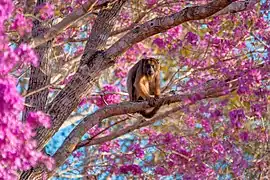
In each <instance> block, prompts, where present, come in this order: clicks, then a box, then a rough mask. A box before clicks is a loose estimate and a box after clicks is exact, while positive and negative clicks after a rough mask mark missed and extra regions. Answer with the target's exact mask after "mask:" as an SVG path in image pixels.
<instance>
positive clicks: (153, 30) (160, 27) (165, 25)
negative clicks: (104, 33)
mask: <svg viewBox="0 0 270 180" xmlns="http://www.w3.org/2000/svg"><path fill="white" fill-rule="evenodd" d="M231 2H232V0H217V1H212V2H210V3H208V4H205V5H201V6H193V7H187V8H184V9H183V10H181V11H180V12H178V13H174V14H171V15H168V16H164V17H158V18H155V19H153V20H150V21H148V22H145V23H144V24H142V25H139V26H137V27H135V28H133V29H132V30H131V31H129V32H128V33H127V34H126V35H124V36H123V37H122V38H121V39H119V40H118V41H117V42H116V43H114V44H113V45H112V46H111V47H110V48H109V49H108V50H107V52H106V56H107V57H110V58H113V57H117V56H119V54H122V53H123V52H125V51H126V50H127V49H128V48H130V47H131V46H132V45H134V44H136V43H138V42H140V41H142V40H144V39H146V38H148V37H150V36H153V35H155V34H158V33H161V32H165V31H167V30H168V29H170V28H173V27H175V26H178V25H180V24H182V23H184V22H187V21H191V20H199V19H205V18H207V17H209V16H212V15H213V14H215V13H217V12H218V11H220V10H222V9H223V8H225V7H226V6H228V5H229V4H230V3H231Z"/></svg>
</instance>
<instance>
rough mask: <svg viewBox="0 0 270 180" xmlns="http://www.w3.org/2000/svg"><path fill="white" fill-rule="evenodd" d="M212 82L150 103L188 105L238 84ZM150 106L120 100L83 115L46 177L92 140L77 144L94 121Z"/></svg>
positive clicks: (56, 155) (232, 89)
mask: <svg viewBox="0 0 270 180" xmlns="http://www.w3.org/2000/svg"><path fill="white" fill-rule="evenodd" d="M218 82H219V83H220V84H221V82H220V81H218V80H216V84H217V83H218ZM216 84H212V86H209V85H208V84H206V86H205V87H203V88H202V89H197V91H195V92H194V93H191V94H183V95H173V96H168V97H163V98H160V99H159V100H157V101H156V102H155V104H154V105H155V106H161V105H165V104H171V103H176V102H178V103H179V102H182V105H181V106H183V107H184V106H186V105H187V104H189V105H190V104H194V103H195V102H197V101H200V100H203V99H206V98H216V97H220V96H223V95H226V94H228V93H229V92H232V91H234V90H235V89H236V88H237V86H238V82H237V81H236V80H235V79H233V80H229V81H228V82H226V83H224V84H223V83H222V84H223V86H219V87H218V88H217V87H216V86H215V85H216ZM194 98H195V99H194ZM150 107H151V106H150V105H149V104H148V102H147V101H145V102H123V103H119V104H113V105H107V106H105V107H104V108H101V109H99V110H97V111H96V112H95V113H93V114H91V115H89V116H88V117H86V118H84V119H83V120H82V121H81V122H80V123H79V124H78V125H77V126H76V127H75V128H74V129H73V130H72V132H71V133H70V134H69V136H68V137H67V138H66V139H65V141H64V143H63V145H62V146H61V147H60V148H59V149H58V150H57V152H56V153H55V154H54V156H53V158H54V160H55V162H56V164H55V166H56V168H55V169H54V170H53V171H52V172H50V174H49V176H52V175H53V174H54V173H55V172H56V170H57V168H58V167H60V166H61V165H62V164H63V163H64V162H65V160H66V159H67V158H68V157H69V156H70V154H71V153H72V152H73V151H74V150H76V149H78V148H80V147H83V146H88V145H92V143H93V142H92V141H91V140H90V141H87V140H85V141H83V142H81V143H80V141H81V138H82V136H83V135H84V134H85V133H86V132H87V131H88V130H89V129H90V128H92V127H93V126H95V125H96V124H98V123H100V122H101V121H102V120H103V119H105V118H108V117H113V116H117V115H122V114H127V113H135V112H139V111H142V110H144V109H147V108H150ZM180 109H181V108H180V107H178V108H176V109H174V110H172V111H169V112H166V113H164V114H163V116H160V118H165V117H166V116H167V115H168V113H172V112H175V111H178V110H180ZM152 119H159V118H158V117H154V118H152ZM150 122H152V123H153V122H154V121H153V120H152V121H151V120H148V121H146V122H145V123H142V124H137V125H136V126H135V127H133V128H125V130H124V129H123V130H122V131H119V132H118V133H116V134H115V135H114V136H111V135H110V136H108V137H104V138H101V139H100V140H99V141H97V142H95V141H94V142H95V143H98V142H102V141H104V140H111V139H114V138H116V137H118V136H120V135H121V134H122V133H124V132H126V133H128V132H130V131H131V130H132V129H133V130H134V128H139V127H141V126H146V125H149V123H150ZM150 124H151V123H150Z"/></svg>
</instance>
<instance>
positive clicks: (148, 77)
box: [127, 58, 160, 118]
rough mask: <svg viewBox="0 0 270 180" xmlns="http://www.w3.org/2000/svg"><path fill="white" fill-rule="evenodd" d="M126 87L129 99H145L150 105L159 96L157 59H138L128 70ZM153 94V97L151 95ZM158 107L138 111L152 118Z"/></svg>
mask: <svg viewBox="0 0 270 180" xmlns="http://www.w3.org/2000/svg"><path fill="white" fill-rule="evenodd" d="M127 89H128V95H129V99H130V101H133V102H134V101H142V100H147V101H148V102H149V105H150V106H153V104H154V101H156V100H157V99H158V98H159V97H160V64H159V61H158V59H155V58H144V59H141V60H140V61H138V62H137V63H136V64H135V65H134V66H133V67H132V68H131V69H130V70H129V72H128V77H127ZM153 95H154V97H153ZM159 108H160V106H159V107H154V108H153V109H152V108H151V109H152V110H151V111H149V109H148V111H147V110H143V111H140V112H139V113H140V114H141V115H142V116H144V117H145V118H152V117H153V116H154V115H155V114H156V113H157V111H158V110H159Z"/></svg>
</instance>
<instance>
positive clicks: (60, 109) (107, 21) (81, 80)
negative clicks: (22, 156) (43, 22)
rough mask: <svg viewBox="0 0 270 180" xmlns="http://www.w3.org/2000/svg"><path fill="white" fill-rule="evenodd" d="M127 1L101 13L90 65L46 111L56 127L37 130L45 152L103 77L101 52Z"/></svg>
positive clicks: (35, 174)
mask: <svg viewBox="0 0 270 180" xmlns="http://www.w3.org/2000/svg"><path fill="white" fill-rule="evenodd" d="M125 2H126V0H119V1H118V2H116V3H115V4H114V5H113V6H112V8H111V9H109V8H106V9H104V10H102V11H101V12H100V13H99V15H98V17H97V19H96V20H95V23H94V26H93V29H92V33H91V35H90V37H89V40H88V42H87V44H86V47H85V53H84V55H83V56H82V60H81V61H82V62H87V64H84V65H83V66H81V67H80V68H79V69H78V72H77V73H76V74H75V75H74V77H73V79H72V80H71V82H70V83H69V84H68V85H67V86H66V87H65V88H64V90H63V91H61V92H60V93H59V94H58V95H57V96H56V98H55V99H54V101H53V102H52V103H50V104H49V105H48V108H47V110H46V112H47V113H48V114H50V116H51V119H52V128H51V129H50V130H48V129H45V128H43V127H39V128H38V129H37V135H36V137H35V138H36V140H37V142H38V150H42V148H43V147H44V146H45V145H46V143H47V142H48V141H49V139H50V138H51V137H52V136H53V134H54V133H55V132H57V130H58V129H59V128H60V126H61V125H62V124H63V122H64V121H65V120H66V119H67V117H68V116H69V115H70V114H71V112H72V111H73V110H74V109H75V108H76V106H77V105H78V103H79V102H80V99H81V97H83V96H84V95H86V94H88V92H89V90H90V88H91V87H92V86H93V85H94V82H95V80H96V79H97V77H98V76H99V75H100V73H101V69H102V68H101V67H102V66H103V65H104V64H103V63H102V59H103V56H102V55H103V52H102V51H97V50H98V49H101V48H102V47H103V46H104V45H105V43H106V42H107V39H108V37H109V35H110V33H111V30H112V28H113V25H114V22H115V20H116V17H117V14H118V12H119V11H120V9H121V7H122V6H123V4H124V3H125ZM100 32H102V33H100ZM42 46H43V45H42ZM85 59H87V60H85ZM41 77H42V75H41ZM41 92H42V91H41ZM41 92H39V93H41ZM30 97H31V96H30ZM30 97H29V98H30ZM59 120H60V121H59ZM42 169H43V168H42V167H37V168H35V169H31V170H29V171H25V172H23V173H22V174H21V176H20V179H31V180H32V179H40V178H41V176H40V175H41V173H42Z"/></svg>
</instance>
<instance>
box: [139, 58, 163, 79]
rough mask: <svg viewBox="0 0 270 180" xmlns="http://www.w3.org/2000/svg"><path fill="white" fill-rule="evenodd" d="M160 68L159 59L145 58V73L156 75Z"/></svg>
mask: <svg viewBox="0 0 270 180" xmlns="http://www.w3.org/2000/svg"><path fill="white" fill-rule="evenodd" d="M159 69H160V65H159V62H158V60H157V59H154V58H149V59H144V60H143V73H144V74H145V75H147V76H152V75H154V74H155V73H156V72H157V71H158V70H159Z"/></svg>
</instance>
